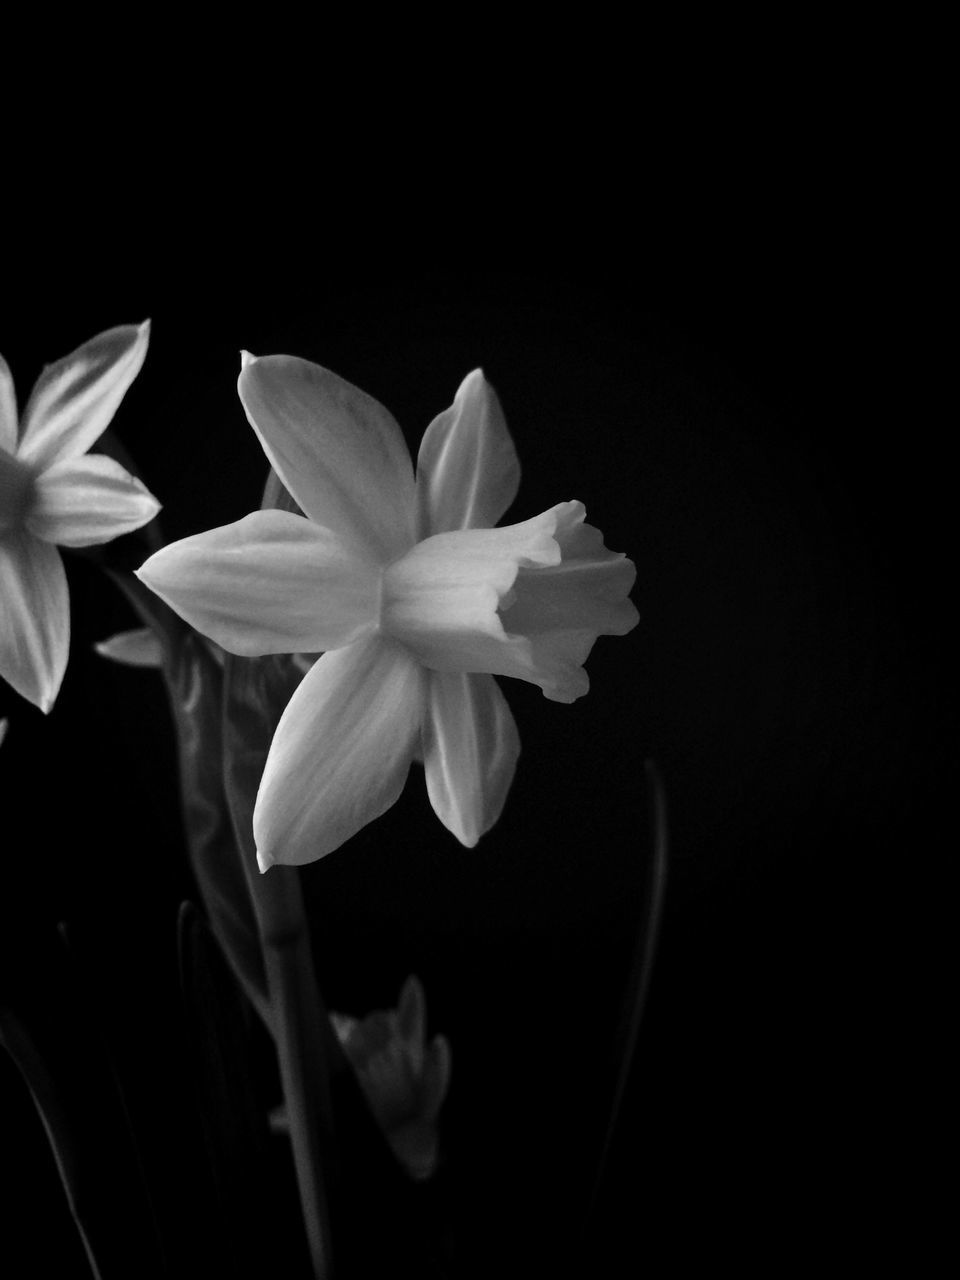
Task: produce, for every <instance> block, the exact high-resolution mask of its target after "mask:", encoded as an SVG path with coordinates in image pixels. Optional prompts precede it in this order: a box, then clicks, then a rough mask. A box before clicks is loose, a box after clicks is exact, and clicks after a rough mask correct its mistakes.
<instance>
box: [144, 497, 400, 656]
mask: <svg viewBox="0 0 960 1280" xmlns="http://www.w3.org/2000/svg"><path fill="white" fill-rule="evenodd" d="M137 577H138V578H140V580H141V581H142V582H145V583H146V584H147V586H148V587H149V588H150V589H151V590H152V591H155V592H156V594H157V595H158V596H160V598H161V599H163V600H165V601H166V602H167V604H169V605H170V607H171V608H172V609H174V610H175V611H176V612H177V613H178V614H179V615H180V616H181V618H185V619H186V621H187V622H189V623H190V625H191V626H193V627H196V629H197V630H198V631H201V632H202V633H203V634H204V635H205V636H209V637H210V639H211V640H215V641H216V643H217V644H219V645H220V646H221V647H222V648H224V649H226V650H227V651H228V652H229V653H236V654H240V655H241V656H244V657H258V656H260V655H261V654H265V653H301V652H302V653H316V652H317V651H319V650H321V649H337V648H340V647H341V646H342V645H346V644H350V643H351V642H352V641H353V640H355V639H357V637H358V636H360V635H362V634H364V633H365V632H368V631H371V630H372V629H373V628H374V627H375V625H376V617H377V604H378V596H379V589H380V575H379V570H378V569H377V568H376V567H375V566H373V565H371V564H369V562H367V561H366V560H363V559H361V557H360V556H359V555H358V553H357V550H356V548H355V547H354V546H352V545H349V544H347V543H345V542H344V541H342V540H341V539H340V538H338V537H337V535H336V534H334V533H331V531H330V530H329V529H321V528H320V527H319V526H317V525H315V524H314V523H313V522H312V521H310V520H307V519H306V518H305V517H303V516H295V515H292V514H291V513H290V512H287V511H254V512H253V513H252V514H251V515H248V516H244V518H243V519H242V520H238V521H236V523H235V524H228V525H223V526H221V527H220V528H219V529H210V530H209V531H208V532H206V533H198V534H195V535H194V536H193V537H192V538H184V539H183V540H182V541H180V542H174V543H172V544H171V545H170V546H168V547H164V548H162V550H160V551H157V552H156V553H155V554H154V555H152V556H151V557H150V558H149V560H147V561H146V562H145V563H144V564H142V565H141V566H140V568H139V569H138V570H137Z"/></svg>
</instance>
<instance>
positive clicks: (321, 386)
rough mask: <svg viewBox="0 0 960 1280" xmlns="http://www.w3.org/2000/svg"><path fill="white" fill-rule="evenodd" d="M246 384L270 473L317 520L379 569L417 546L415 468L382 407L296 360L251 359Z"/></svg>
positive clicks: (242, 386)
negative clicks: (273, 474)
mask: <svg viewBox="0 0 960 1280" xmlns="http://www.w3.org/2000/svg"><path fill="white" fill-rule="evenodd" d="M237 385H238V390H239V392H240V399H241V401H242V402H243V407H244V409H245V410H246V413H247V419H248V421H249V422H250V425H251V426H252V427H253V429H254V431H255V432H256V433H257V436H258V437H259V439H260V443H261V444H262V445H263V449H264V452H265V453H266V455H267V457H268V458H269V460H270V465H271V466H272V467H273V468H274V469H275V470H276V472H277V474H278V475H279V477H280V479H281V480H282V481H283V483H284V484H285V485H286V487H287V489H289V491H290V493H291V494H292V495H293V497H294V498H295V499H296V500H297V502H298V503H299V504H300V506H301V507H302V508H303V510H304V511H305V512H306V514H307V515H308V516H310V517H311V519H313V520H315V521H316V523H317V524H320V525H324V526H326V528H328V529H333V530H334V531H335V532H336V533H338V534H339V535H340V537H342V538H346V539H350V540H352V541H354V542H356V543H357V544H358V545H359V546H361V547H363V548H364V549H365V551H366V554H367V555H369V556H370V557H371V558H372V559H373V560H375V561H376V562H377V563H378V564H385V563H388V562H389V561H391V560H395V559H396V558H397V557H398V556H400V555H402V554H403V553H404V552H405V551H406V550H408V549H409V547H410V546H412V545H413V542H414V508H415V490H414V481H413V467H412V465H411V462H410V454H409V452H408V451H407V446H406V444H405V443H404V439H403V435H402V433H401V431H400V428H399V427H398V426H397V424H396V422H395V421H394V419H393V418H392V416H391V415H390V414H389V413H388V412H387V410H386V409H384V407H383V406H382V405H380V404H378V403H377V401H376V400H374V399H373V398H372V397H371V396H368V395H366V394H365V393H364V392H363V391H359V390H358V389H357V388H356V387H354V386H351V385H350V383H349V382H345V381H344V380H343V379H342V378H338V377H337V375H336V374H335V373H330V371H329V370H327V369H323V368H321V367H320V365H317V364H311V363H310V361H309V360H298V359H297V358H296V357H294V356H265V357H262V358H260V359H249V360H247V361H246V362H245V363H244V365H243V368H242V369H241V372H240V380H239V383H238V384H237Z"/></svg>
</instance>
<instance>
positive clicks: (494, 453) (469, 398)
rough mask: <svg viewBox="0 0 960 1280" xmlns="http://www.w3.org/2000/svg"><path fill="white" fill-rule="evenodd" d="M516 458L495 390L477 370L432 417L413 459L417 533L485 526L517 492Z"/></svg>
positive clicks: (465, 379)
mask: <svg viewBox="0 0 960 1280" xmlns="http://www.w3.org/2000/svg"><path fill="white" fill-rule="evenodd" d="M519 485H520V460H519V458H518V457H517V451H516V449H515V448H514V445H513V441H512V440H511V438H510V432H509V431H508V430H507V424H506V421H505V419H504V416H503V410H502V409H501V408H500V402H499V401H498V399H497V396H496V392H495V391H494V390H493V387H491V386H490V384H489V382H487V380H486V379H485V378H484V376H483V373H482V372H481V370H480V369H474V371H473V373H470V374H468V375H467V377H466V378H464V380H463V382H462V383H461V384H460V387H459V390H458V391H457V394H456V396H455V398H454V401H453V404H452V405H451V407H450V408H449V409H445V410H444V411H443V413H441V414H439V416H438V417H436V418H434V420H433V422H431V423H430V426H429V427H427V430H426V432H425V434H424V437H423V441H422V442H421V445H420V456H419V458H418V459H417V510H418V520H419V536H420V537H421V538H428V537H430V535H431V534H434V533H447V532H450V531H452V530H454V529H491V528H492V527H493V526H494V525H495V524H496V523H497V521H498V520H499V519H500V518H501V516H502V515H503V514H504V512H505V511H506V510H507V508H508V507H509V506H510V505H511V503H512V502H513V500H514V498H515V497H516V496H517V489H518V487H519Z"/></svg>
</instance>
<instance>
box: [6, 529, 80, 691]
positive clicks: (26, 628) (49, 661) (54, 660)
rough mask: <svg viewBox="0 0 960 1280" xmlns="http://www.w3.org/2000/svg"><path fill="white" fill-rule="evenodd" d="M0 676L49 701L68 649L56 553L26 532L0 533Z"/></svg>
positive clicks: (65, 598)
mask: <svg viewBox="0 0 960 1280" xmlns="http://www.w3.org/2000/svg"><path fill="white" fill-rule="evenodd" d="M0 601H2V602H3V607H2V608H0V676H3V678H4V679H5V680H7V681H8V682H9V683H10V684H12V685H13V687H14V689H16V691H17V692H18V693H19V694H21V695H22V696H23V697H24V698H26V699H27V700H28V701H29V702H32V703H33V704H34V706H36V707H39V708H40V710H41V711H49V710H50V708H51V707H52V706H53V703H54V701H55V699H56V696H57V694H58V692H59V691H60V685H61V682H62V681H63V673H64V671H65V670H66V667H67V656H68V654H69V651H70V599H69V595H68V592H67V575H66V573H65V572H64V569H63V562H62V561H61V559H60V552H59V551H57V549H56V547H51V546H49V545H48V544H47V543H45V542H39V541H38V540H37V539H36V538H34V537H33V536H32V535H31V534H29V533H26V532H19V533H8V534H7V535H6V536H5V537H3V538H0Z"/></svg>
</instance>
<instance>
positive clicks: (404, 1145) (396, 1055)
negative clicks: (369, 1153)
mask: <svg viewBox="0 0 960 1280" xmlns="http://www.w3.org/2000/svg"><path fill="white" fill-rule="evenodd" d="M330 1019H331V1021H332V1023H333V1028H334V1030H335V1031H336V1033H337V1038H338V1039H339V1041H340V1044H341V1045H342V1047H343V1051H344V1053H345V1054H346V1056H347V1058H348V1059H349V1061H350V1064H351V1066H352V1067H353V1069H354V1072H355V1074H356V1077H357V1080H358V1081H359V1083H360V1087H361V1088H362V1089H363V1092H364V1094H365V1096H366V1099H367V1102H368V1103H369V1104H370V1110H371V1111H372V1112H373V1115H374V1118H375V1119H376V1121H377V1123H378V1124H379V1126H380V1128H381V1130H382V1131H383V1133H384V1136H385V1137H386V1139H387V1141H388V1142H389V1143H390V1146H391V1147H392V1148H393V1152H394V1155H396V1157H397V1159H398V1160H399V1161H400V1163H401V1164H402V1165H403V1166H404V1168H405V1169H406V1170H407V1172H408V1173H409V1174H410V1176H411V1177H413V1178H416V1179H417V1180H418V1181H420V1180H422V1179H425V1178H429V1177H430V1175H431V1174H432V1173H433V1171H434V1169H435V1167H436V1163H437V1148H438V1137H439V1134H438V1131H437V1116H438V1114H439V1111H440V1107H441V1106H442V1104H443V1100H444V1098H445V1097H446V1094H447V1089H448V1088H449V1085H450V1045H449V1043H448V1042H447V1039H446V1037H445V1036H434V1038H433V1039H432V1040H431V1041H430V1043H429V1045H428V1044H427V1040H426V1030H427V1009H426V998H425V997H424V994H423V987H422V985H421V983H420V980H419V979H418V978H416V977H414V976H412V975H411V976H410V977H409V978H408V979H407V980H406V982H405V983H404V984H403V990H402V992H401V993H400V1001H399V1004H398V1005H397V1008H396V1009H378V1010H376V1011H375V1012H374V1013H369V1014H367V1016H366V1017H364V1018H359V1019H358V1018H350V1017H348V1016H346V1015H345V1014H342V1013H334V1012H331V1014H330Z"/></svg>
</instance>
